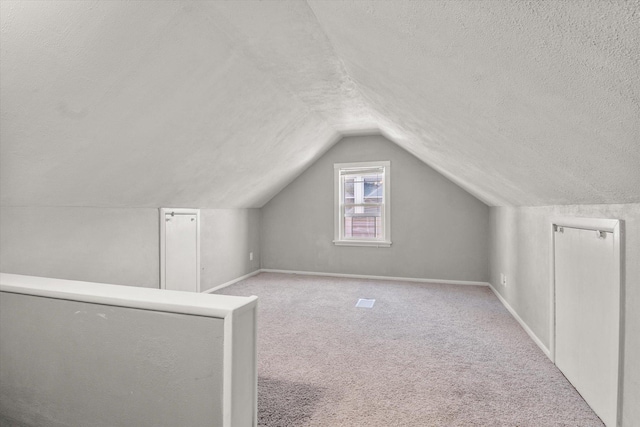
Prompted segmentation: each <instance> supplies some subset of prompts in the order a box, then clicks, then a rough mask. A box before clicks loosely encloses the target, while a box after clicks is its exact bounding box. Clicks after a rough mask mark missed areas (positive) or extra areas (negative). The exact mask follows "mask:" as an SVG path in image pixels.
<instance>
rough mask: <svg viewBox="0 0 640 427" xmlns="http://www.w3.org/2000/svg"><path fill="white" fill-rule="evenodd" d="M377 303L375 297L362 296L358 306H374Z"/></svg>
mask: <svg viewBox="0 0 640 427" xmlns="http://www.w3.org/2000/svg"><path fill="white" fill-rule="evenodd" d="M375 303H376V300H374V299H364V298H360V299H359V300H358V302H357V303H356V307H360V308H373V304H375Z"/></svg>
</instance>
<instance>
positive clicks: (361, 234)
mask: <svg viewBox="0 0 640 427" xmlns="http://www.w3.org/2000/svg"><path fill="white" fill-rule="evenodd" d="M379 220H380V217H375V216H353V217H345V218H344V236H345V237H346V238H355V239H376V238H378V237H379V236H380V233H381V229H380V221H379Z"/></svg>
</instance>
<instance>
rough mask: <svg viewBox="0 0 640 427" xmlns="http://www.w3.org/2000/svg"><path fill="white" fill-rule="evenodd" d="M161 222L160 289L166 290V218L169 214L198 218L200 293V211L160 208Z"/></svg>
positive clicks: (197, 267) (197, 276) (197, 261)
mask: <svg viewBox="0 0 640 427" xmlns="http://www.w3.org/2000/svg"><path fill="white" fill-rule="evenodd" d="M158 212H159V222H160V289H166V288H167V283H166V271H165V268H166V266H165V263H166V259H165V257H166V249H167V248H166V240H167V230H166V222H165V216H166V215H167V214H168V213H174V214H178V215H195V216H196V285H197V289H196V292H198V293H199V292H200V209H186V208H160V209H159V210H158Z"/></svg>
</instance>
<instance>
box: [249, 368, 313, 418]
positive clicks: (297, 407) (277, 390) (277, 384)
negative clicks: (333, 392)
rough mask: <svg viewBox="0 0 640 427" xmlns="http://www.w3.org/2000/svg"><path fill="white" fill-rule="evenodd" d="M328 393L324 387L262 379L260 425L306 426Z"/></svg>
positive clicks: (260, 385) (259, 392)
mask: <svg viewBox="0 0 640 427" xmlns="http://www.w3.org/2000/svg"><path fill="white" fill-rule="evenodd" d="M324 395H325V389H324V388H323V387H317V386H313V385H311V384H305V383H297V382H291V381H283V380H279V379H275V378H265V377H259V378H258V425H261V426H269V427H297V426H302V425H305V423H306V421H307V420H308V419H309V418H311V416H312V415H313V413H314V412H315V407H316V404H317V402H319V401H320V400H322V398H323V397H324Z"/></svg>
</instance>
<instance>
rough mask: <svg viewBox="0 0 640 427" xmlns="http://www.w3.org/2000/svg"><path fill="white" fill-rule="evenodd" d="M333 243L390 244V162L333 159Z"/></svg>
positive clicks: (386, 245) (379, 245)
mask: <svg viewBox="0 0 640 427" xmlns="http://www.w3.org/2000/svg"><path fill="white" fill-rule="evenodd" d="M333 168H334V177H335V239H334V241H333V243H335V244H336V245H349V246H378V247H389V246H391V238H390V230H389V224H390V223H391V221H390V217H389V212H390V206H389V178H390V176H389V175H390V169H391V164H390V162H388V161H387V162H366V163H336V164H334V165H333Z"/></svg>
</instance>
